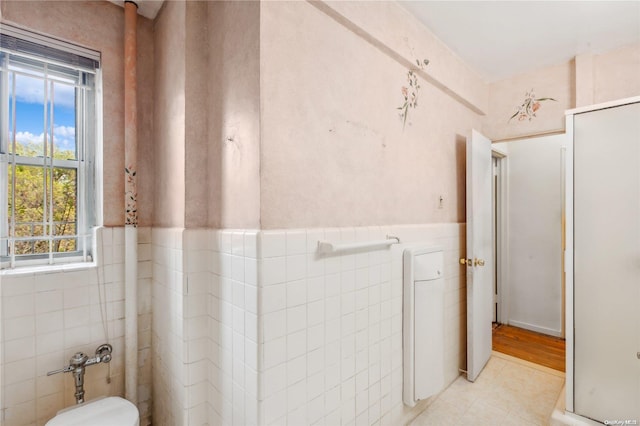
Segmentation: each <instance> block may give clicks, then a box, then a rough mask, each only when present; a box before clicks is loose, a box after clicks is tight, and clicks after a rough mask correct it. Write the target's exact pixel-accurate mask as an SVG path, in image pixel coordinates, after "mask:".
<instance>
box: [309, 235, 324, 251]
mask: <svg viewBox="0 0 640 426" xmlns="http://www.w3.org/2000/svg"><path fill="white" fill-rule="evenodd" d="M318 241H325V237H324V230H323V229H307V253H315V252H316V251H317V250H318Z"/></svg>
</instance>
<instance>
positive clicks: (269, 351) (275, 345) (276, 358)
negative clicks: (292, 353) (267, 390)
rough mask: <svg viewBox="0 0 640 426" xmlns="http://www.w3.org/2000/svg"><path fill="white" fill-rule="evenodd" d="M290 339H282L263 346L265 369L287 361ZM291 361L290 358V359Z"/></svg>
mask: <svg viewBox="0 0 640 426" xmlns="http://www.w3.org/2000/svg"><path fill="white" fill-rule="evenodd" d="M287 347H288V338H287V337H280V338H278V339H275V340H271V341H269V342H265V343H264V344H263V345H262V348H263V349H262V356H263V359H264V364H263V366H264V368H265V369H268V368H271V367H274V366H276V365H278V364H280V363H283V362H285V361H286V360H287ZM289 359H290V358H289Z"/></svg>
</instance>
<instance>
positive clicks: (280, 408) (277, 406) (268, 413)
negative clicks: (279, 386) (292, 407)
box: [263, 390, 287, 424]
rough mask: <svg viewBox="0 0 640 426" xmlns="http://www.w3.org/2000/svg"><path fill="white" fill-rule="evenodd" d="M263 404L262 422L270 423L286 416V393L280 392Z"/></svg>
mask: <svg viewBox="0 0 640 426" xmlns="http://www.w3.org/2000/svg"><path fill="white" fill-rule="evenodd" d="M263 404H264V421H265V422H266V423H267V424H270V423H272V422H273V421H274V420H277V419H279V418H281V417H283V416H284V415H285V414H287V392H286V391H284V390H283V391H280V392H277V393H275V394H274V395H272V396H271V397H269V398H267V399H265V400H264V402H263Z"/></svg>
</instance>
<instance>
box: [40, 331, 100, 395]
mask: <svg viewBox="0 0 640 426" xmlns="http://www.w3.org/2000/svg"><path fill="white" fill-rule="evenodd" d="M111 352H113V347H112V346H111V345H110V344H108V343H104V344H102V345H100V346H98V348H97V349H96V352H95V357H93V358H89V357H88V356H87V355H86V354H84V353H82V352H76V353H75V354H74V355H73V356H72V357H71V358H70V359H69V365H66V366H64V367H62V368H61V369H59V370H53V371H49V372H48V373H47V376H51V375H53V374H58V373H68V372H72V373H73V378H74V381H75V385H76V392H75V397H76V404H82V403H83V402H84V369H85V368H86V367H88V366H90V365H94V364H99V363H101V362H104V363H107V362H109V361H111Z"/></svg>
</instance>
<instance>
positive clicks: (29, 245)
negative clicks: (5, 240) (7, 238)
mask: <svg viewBox="0 0 640 426" xmlns="http://www.w3.org/2000/svg"><path fill="white" fill-rule="evenodd" d="M15 251H16V253H15V254H16V256H19V255H21V254H43V253H49V241H48V240H35V241H16V242H15Z"/></svg>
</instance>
